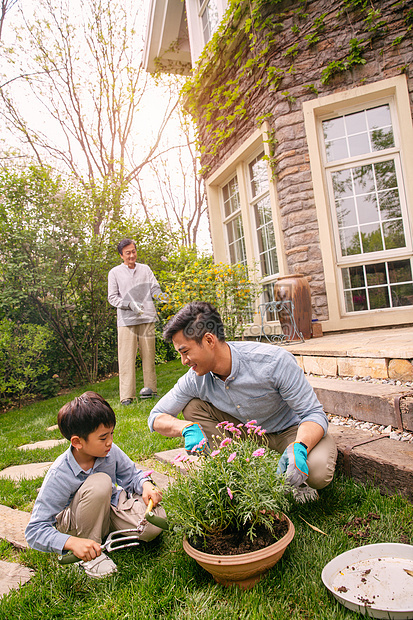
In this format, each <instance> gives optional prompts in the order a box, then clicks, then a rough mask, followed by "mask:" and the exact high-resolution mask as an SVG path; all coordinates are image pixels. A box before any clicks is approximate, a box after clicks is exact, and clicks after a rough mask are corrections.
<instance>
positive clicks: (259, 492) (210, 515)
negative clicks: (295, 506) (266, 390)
mask: <svg viewBox="0 0 413 620" xmlns="http://www.w3.org/2000/svg"><path fill="white" fill-rule="evenodd" d="M218 426H219V427H221V431H223V432H224V433H225V435H224V437H222V436H221V437H215V439H216V449H214V450H213V451H212V452H211V453H210V454H208V455H207V456H202V455H201V457H200V459H198V460H197V461H196V462H193V461H192V462H191V460H190V459H189V458H188V457H186V456H185V455H180V456H178V457H177V458H178V459H179V460H187V459H188V463H187V464H186V472H185V473H179V474H178V479H177V481H176V482H174V483H173V484H172V485H170V487H169V488H168V489H167V491H166V492H165V494H164V499H163V504H164V507H165V510H166V512H167V515H168V521H169V523H170V527H171V528H172V529H173V530H174V531H177V532H179V533H181V534H183V535H184V549H185V551H186V552H187V553H188V554H189V555H190V556H191V557H193V558H194V559H195V560H196V561H197V562H198V563H199V564H200V565H201V566H203V567H204V568H205V569H206V570H207V571H208V572H210V573H211V574H212V575H213V577H214V579H215V580H216V581H218V582H219V583H222V584H224V585H230V584H233V583H237V584H238V585H240V586H241V587H243V588H248V587H251V586H252V585H253V584H254V583H255V582H256V581H258V579H260V577H261V575H262V574H263V573H264V572H265V571H267V570H268V569H269V568H271V566H273V565H274V564H275V563H276V562H277V561H278V560H279V559H280V557H281V556H282V554H283V553H284V550H285V549H286V547H287V545H288V544H289V543H290V542H291V540H292V539H293V537H294V526H293V524H292V522H291V521H290V520H289V519H288V517H287V516H286V515H285V511H286V510H287V509H288V506H289V502H288V493H289V491H290V489H289V487H288V483H287V482H286V480H285V476H284V475H283V474H277V465H278V460H279V455H277V453H275V452H274V451H272V450H269V449H268V447H267V446H266V445H265V430H263V429H262V428H261V427H260V426H257V425H256V421H255V420H252V421H251V422H247V423H246V424H245V425H244V424H238V425H237V426H234V425H233V424H232V423H230V422H222V423H220V424H219V425H218ZM258 437H260V441H261V442H262V441H263V445H260V444H259V442H258ZM199 447H201V446H199ZM199 447H198V448H199ZM196 449H197V447H196V448H194V450H196Z"/></svg>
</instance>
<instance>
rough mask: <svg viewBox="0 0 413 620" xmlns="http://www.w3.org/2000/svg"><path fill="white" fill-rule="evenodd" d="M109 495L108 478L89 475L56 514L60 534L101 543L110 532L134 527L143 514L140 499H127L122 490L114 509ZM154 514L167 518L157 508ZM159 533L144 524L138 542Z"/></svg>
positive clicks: (137, 497)
mask: <svg viewBox="0 0 413 620" xmlns="http://www.w3.org/2000/svg"><path fill="white" fill-rule="evenodd" d="M111 495H112V480H111V479H110V476H108V475H107V474H105V473H102V472H99V473H96V474H91V475H90V476H89V477H88V478H87V479H86V480H85V482H84V483H83V484H82V486H81V487H79V489H78V491H77V492H76V493H75V495H74V497H73V499H72V501H71V503H70V504H69V506H68V507H67V508H65V509H64V510H63V511H62V512H60V513H59V514H58V515H57V517H56V527H57V529H58V530H59V532H62V533H63V534H69V535H70V536H78V537H79V538H90V539H91V540H95V541H96V542H98V543H101V542H102V539H103V538H105V536H107V535H108V534H109V532H114V531H116V530H125V529H130V528H136V527H137V526H138V525H139V524H140V522H141V521H142V519H143V517H144V514H145V511H146V505H145V502H144V501H143V499H142V497H141V496H140V495H137V494H134V495H133V497H130V498H128V497H127V494H126V492H125V491H124V490H122V491H121V494H120V497H119V502H118V505H117V506H116V507H115V506H112V505H111V503H110V499H111ZM154 512H155V513H156V514H158V515H159V516H161V517H165V516H166V515H165V511H164V509H163V508H161V507H160V506H157V507H156V508H155V509H154ZM161 532H162V530H161V529H160V528H159V527H156V526H155V525H152V524H151V523H147V524H146V525H145V528H144V531H143V532H142V533H141V535H140V540H143V541H145V542H149V541H150V540H153V539H154V538H156V537H157V536H158V534H160V533H161Z"/></svg>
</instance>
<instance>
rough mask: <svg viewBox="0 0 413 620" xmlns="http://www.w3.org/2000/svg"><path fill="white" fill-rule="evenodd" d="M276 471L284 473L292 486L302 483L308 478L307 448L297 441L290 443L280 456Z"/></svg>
mask: <svg viewBox="0 0 413 620" xmlns="http://www.w3.org/2000/svg"><path fill="white" fill-rule="evenodd" d="M277 473H278V474H280V473H281V474H283V473H285V474H286V478H287V480H288V482H289V483H290V484H291V486H293V487H299V486H300V485H301V484H303V482H305V481H306V480H307V478H308V465H307V448H306V447H305V446H304V445H303V444H302V443H300V442H298V441H294V443H290V445H289V446H287V448H286V449H285V450H284V453H283V455H282V456H281V458H280V461H279V463H278V468H277Z"/></svg>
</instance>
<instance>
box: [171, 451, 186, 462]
mask: <svg viewBox="0 0 413 620" xmlns="http://www.w3.org/2000/svg"><path fill="white" fill-rule="evenodd" d="M187 458H188V457H187V455H186V454H184V453H183V452H181V454H178V455H177V456H176V457H175V458H174V461H176V462H177V463H178V462H180V461H186V460H187Z"/></svg>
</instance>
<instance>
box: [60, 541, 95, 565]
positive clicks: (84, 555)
mask: <svg viewBox="0 0 413 620" xmlns="http://www.w3.org/2000/svg"><path fill="white" fill-rule="evenodd" d="M63 549H64V550H65V551H72V552H73V553H74V555H75V556H76V557H77V558H79V559H81V560H83V561H84V562H89V560H94V559H95V558H97V557H98V556H99V555H100V554H101V553H102V549H101V548H100V544H99V543H97V542H96V541H95V540H91V539H90V538H78V537H77V536H70V538H68V539H67V541H66V543H65V546H64V547H63Z"/></svg>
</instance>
